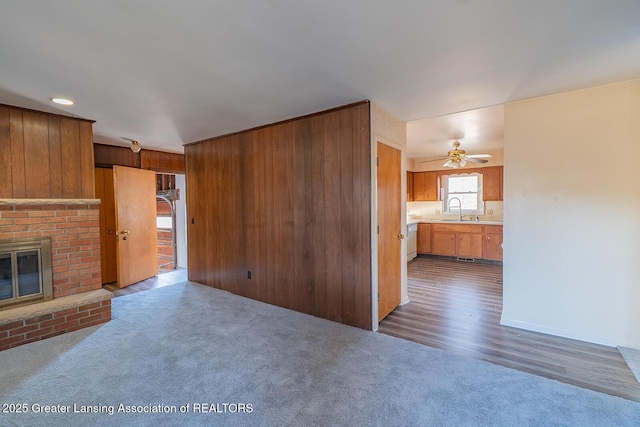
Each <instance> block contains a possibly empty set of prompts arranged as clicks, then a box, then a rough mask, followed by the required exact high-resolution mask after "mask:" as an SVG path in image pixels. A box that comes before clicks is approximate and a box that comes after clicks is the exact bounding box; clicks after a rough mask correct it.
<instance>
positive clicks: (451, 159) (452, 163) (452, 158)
mask: <svg viewBox="0 0 640 427" xmlns="http://www.w3.org/2000/svg"><path fill="white" fill-rule="evenodd" d="M451 145H453V150H451V151H449V152H448V153H447V157H442V158H441V159H435V160H443V159H447V161H446V162H445V163H444V164H443V165H442V166H443V167H448V168H462V167H464V166H465V165H466V164H467V162H473V163H487V162H488V160H486V159H487V158H490V157H491V154H469V155H467V154H465V151H464V150H460V149H459V148H458V147H460V143H459V142H458V140H457V139H456V140H455V141H453V144H451ZM429 161H432V160H425V161H423V162H420V163H426V162H429Z"/></svg>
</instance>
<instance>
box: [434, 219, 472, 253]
mask: <svg viewBox="0 0 640 427" xmlns="http://www.w3.org/2000/svg"><path fill="white" fill-rule="evenodd" d="M432 230H433V234H432V236H433V237H432V240H433V253H434V254H436V255H448V256H459V257H464V258H482V255H483V254H482V249H483V248H482V243H483V239H482V232H483V227H482V225H476V224H433V225H432Z"/></svg>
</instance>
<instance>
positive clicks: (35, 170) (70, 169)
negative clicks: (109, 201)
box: [0, 106, 94, 199]
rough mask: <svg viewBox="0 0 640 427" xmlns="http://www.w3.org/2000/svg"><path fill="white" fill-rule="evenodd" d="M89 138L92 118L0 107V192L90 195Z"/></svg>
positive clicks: (28, 195) (29, 195)
mask: <svg viewBox="0 0 640 427" xmlns="http://www.w3.org/2000/svg"><path fill="white" fill-rule="evenodd" d="M79 128H82V129H83V132H82V134H80V131H79ZM92 139H93V132H92V129H91V122H90V121H87V120H79V119H74V118H69V117H64V116H59V115H54V114H49V113H43V112H38V111H33V110H27V109H22V108H17V107H9V106H6V107H0V162H1V164H2V168H1V169H2V171H0V181H1V182H0V197H3V198H17V199H20V198H43V199H46V198H93V194H94V188H93V160H92V159H91V158H84V157H82V156H81V155H79V153H82V152H89V153H90V152H91V145H92V143H93V141H92Z"/></svg>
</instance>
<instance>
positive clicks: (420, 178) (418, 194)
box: [413, 171, 438, 202]
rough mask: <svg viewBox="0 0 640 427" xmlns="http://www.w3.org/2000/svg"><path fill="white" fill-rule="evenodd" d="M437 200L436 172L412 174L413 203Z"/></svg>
mask: <svg viewBox="0 0 640 427" xmlns="http://www.w3.org/2000/svg"><path fill="white" fill-rule="evenodd" d="M437 200H438V175H437V174H436V172H435V171H431V172H413V201H415V202H435V201H437Z"/></svg>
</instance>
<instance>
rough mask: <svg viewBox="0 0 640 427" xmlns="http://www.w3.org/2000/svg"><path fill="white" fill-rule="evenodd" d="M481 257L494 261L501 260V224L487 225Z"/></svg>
mask: <svg viewBox="0 0 640 427" xmlns="http://www.w3.org/2000/svg"><path fill="white" fill-rule="evenodd" d="M483 251H484V255H483V257H484V258H485V259H491V260H495V261H502V226H501V225H487V226H485V234H484V241H483Z"/></svg>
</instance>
